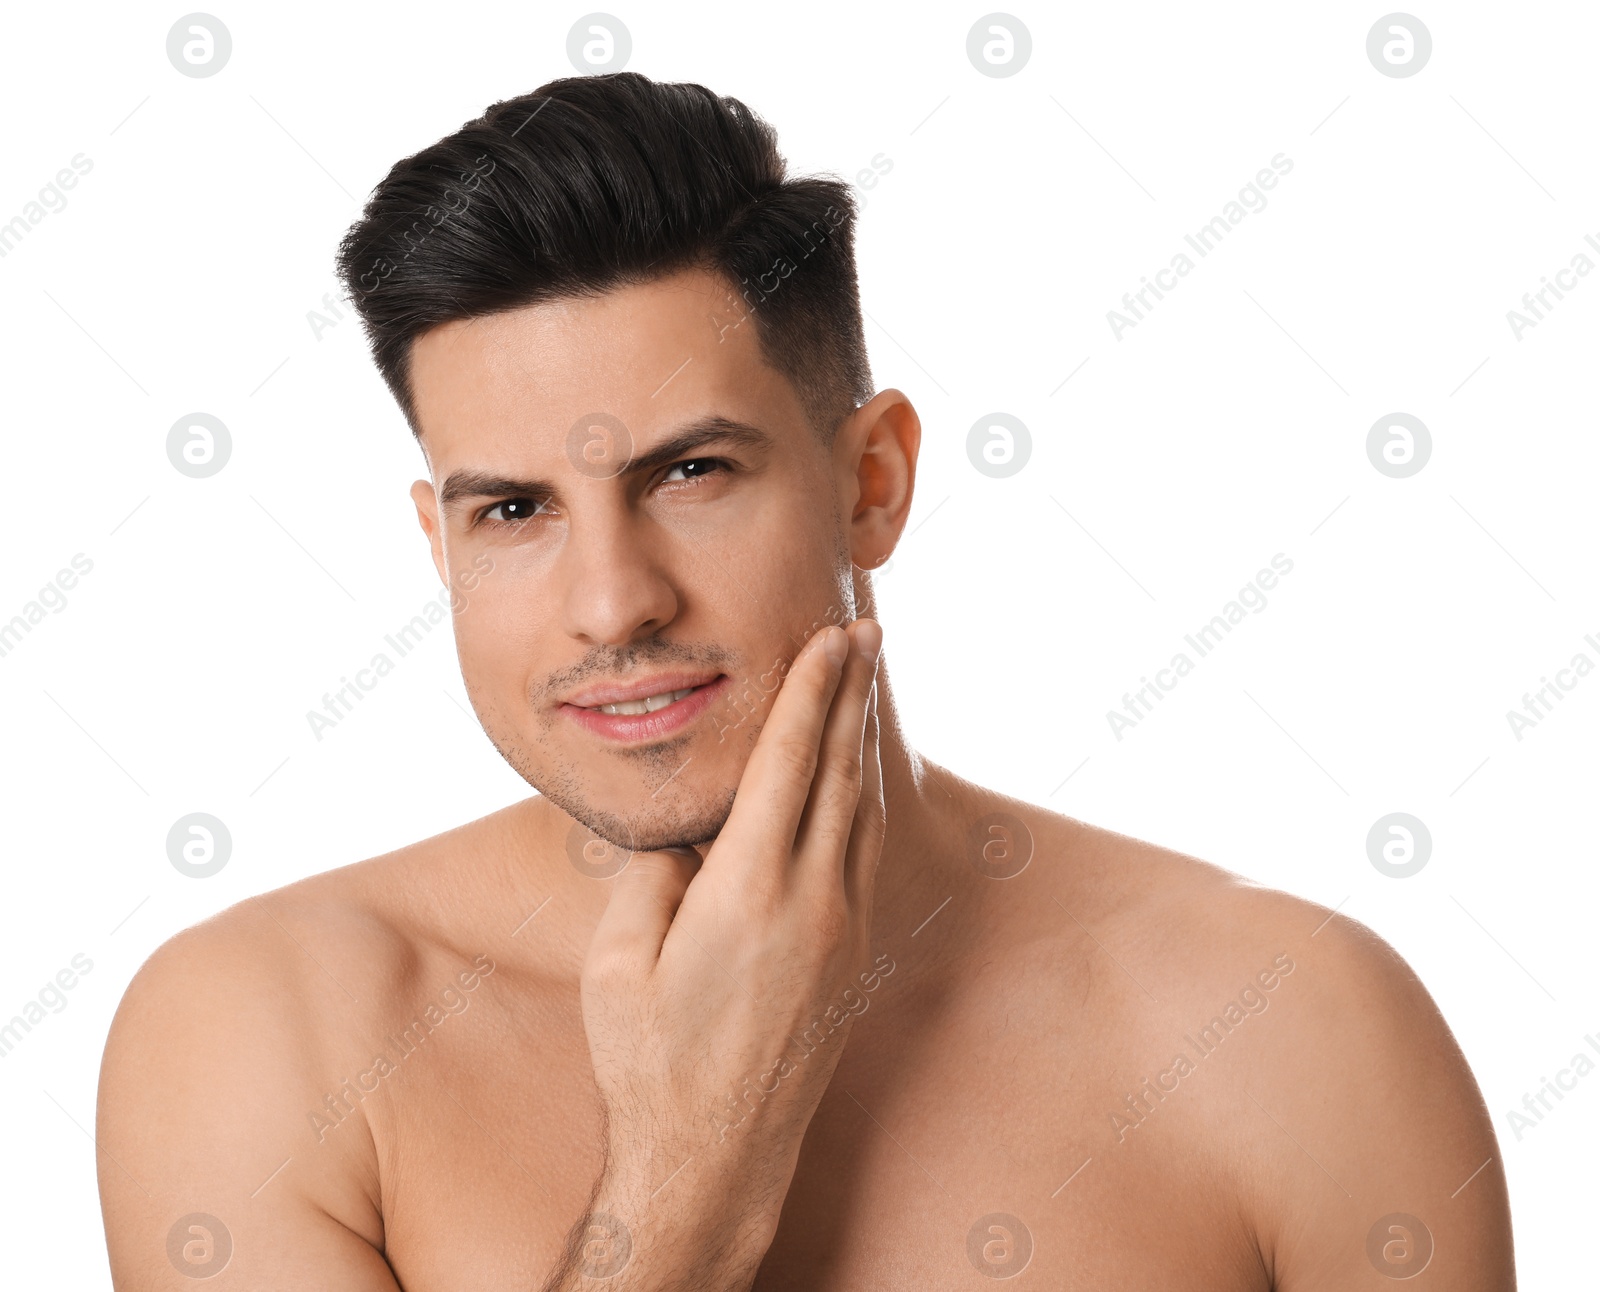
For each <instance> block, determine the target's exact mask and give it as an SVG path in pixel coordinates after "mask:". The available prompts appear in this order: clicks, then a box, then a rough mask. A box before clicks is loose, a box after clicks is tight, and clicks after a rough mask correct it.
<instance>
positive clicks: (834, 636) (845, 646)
mask: <svg viewBox="0 0 1600 1292" xmlns="http://www.w3.org/2000/svg"><path fill="white" fill-rule="evenodd" d="M822 631H823V632H824V633H826V634H827V638H826V639H825V640H824V641H823V643H822V649H823V650H825V651H827V652H828V658H829V659H830V660H832V661H833V662H834V663H835V664H843V663H844V661H845V657H846V656H847V655H849V653H850V639H849V637H847V636H846V635H845V631H844V629H843V628H840V629H838V630H837V631H835V629H834V627H833V625H832V624H829V625H828V626H827V627H826V628H824V629H823V630H822Z"/></svg>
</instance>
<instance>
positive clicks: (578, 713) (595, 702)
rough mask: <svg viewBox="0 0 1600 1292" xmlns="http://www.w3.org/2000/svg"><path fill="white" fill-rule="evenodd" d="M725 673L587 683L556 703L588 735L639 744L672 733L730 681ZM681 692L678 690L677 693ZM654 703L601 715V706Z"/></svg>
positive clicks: (704, 709)
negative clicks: (645, 707)
mask: <svg viewBox="0 0 1600 1292" xmlns="http://www.w3.org/2000/svg"><path fill="white" fill-rule="evenodd" d="M732 684H733V683H732V679H730V678H729V677H728V676H727V675H726V674H722V673H713V674H710V675H709V677H708V676H707V675H706V674H703V673H702V674H658V675H656V676H653V677H649V678H643V679H641V680H640V681H638V682H634V683H629V684H627V685H626V686H618V685H608V686H598V687H591V688H589V689H588V690H585V691H582V692H579V693H578V694H577V695H575V696H574V697H573V698H572V699H570V700H568V701H567V702H566V703H565V704H563V705H561V707H560V712H561V713H562V714H563V715H564V716H565V717H567V718H568V719H569V720H570V721H572V722H575V723H576V724H577V725H578V726H580V727H582V728H583V729H584V730H585V731H587V732H589V733H590V734H591V735H595V736H598V737H600V738H601V739H604V740H607V741H611V742H614V743H618V744H640V743H647V742H650V741H659V740H664V739H666V738H667V737H668V736H671V735H674V734H676V733H677V732H679V731H680V730H682V729H683V728H684V727H687V726H688V725H689V723H691V722H693V721H694V720H695V719H696V718H698V717H699V716H700V715H701V714H702V713H704V712H706V710H707V709H709V708H710V707H711V706H712V704H714V703H715V702H716V700H717V699H718V698H719V697H721V696H722V695H723V694H724V692H726V690H727V689H728V687H730V686H731V685H732ZM680 693H681V694H680ZM645 701H648V702H650V703H653V704H655V705H656V707H655V708H654V709H648V710H646V711H645V712H643V713H638V712H624V713H615V712H613V713H607V712H605V711H604V709H603V707H602V706H606V705H626V706H628V707H629V708H636V707H638V706H639V705H640V703H641V702H645Z"/></svg>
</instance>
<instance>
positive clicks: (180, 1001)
mask: <svg viewBox="0 0 1600 1292" xmlns="http://www.w3.org/2000/svg"><path fill="white" fill-rule="evenodd" d="M451 193H453V194H454V197H453V198H452V197H451V196H450V194H451ZM424 207H427V209H428V211H429V214H428V215H426V216H422V217H419V216H416V214H415V213H416V212H418V211H421V210H422V209H423V208H424ZM850 215H851V207H850V203H849V197H848V191H847V189H846V188H845V186H844V185H842V184H835V183H822V182H819V181H791V180H785V179H784V176H783V162H782V159H781V158H780V157H778V155H777V153H776V151H775V149H774V148H773V145H772V142H771V138H770V134H769V133H768V132H767V128H766V127H765V126H764V125H762V124H761V123H760V122H759V121H757V120H755V119H754V118H752V117H751V116H750V115H749V114H748V113H747V111H746V110H745V109H744V108H743V107H742V105H739V104H737V103H735V102H733V101H730V100H718V99H716V98H715V97H714V96H711V95H710V94H708V93H707V92H705V91H703V90H701V89H700V88H699V87H686V86H672V85H661V84H656V83H653V82H650V81H648V80H646V79H644V78H642V77H637V76H634V75H632V74H619V75H615V76H605V77H594V78H586V79H583V80H577V81H566V82H557V83H555V84H553V85H551V86H547V87H545V88H544V89H543V90H541V91H538V92H536V93H535V95H532V96H527V97H525V98H522V99H518V100H511V101H508V102H506V103H502V104H498V105H496V107H495V108H494V109H491V111H490V112H489V113H488V114H487V115H486V119H485V120H483V121H480V122H477V123H471V124H469V125H468V126H466V127H464V128H463V130H462V131H461V132H460V133H459V134H458V135H456V136H453V137H452V138H451V139H448V140H445V141H442V142H441V144H439V145H437V146H435V147H434V148H433V149H429V150H427V151H425V152H424V153H423V154H420V155H419V156H418V157H417V158H412V159H408V160H407V161H405V162H401V163H399V164H398V165H397V166H396V168H395V170H394V171H393V172H392V173H391V175H390V176H389V178H388V179H386V180H385V181H384V183H383V184H382V185H380V187H379V189H378V190H377V193H376V195H375V196H374V198H373V200H372V202H371V203H370V204H369V207H368V210H367V212H366V215H365V217H364V220H363V222H362V223H360V224H358V225H357V226H356V228H355V229H353V230H352V232H351V235H350V236H349V237H348V238H347V240H346V243H345V246H344V248H343V250H342V253H341V266H342V268H343V270H344V272H345V273H346V278H347V282H349V284H350V286H351V290H352V294H353V295H354V296H355V297H357V299H358V300H359V307H360V308H361V310H362V313H363V317H364V319H365V321H366V324H367V327H368V329H369V336H370V337H371V338H372V340H373V344H374V348H375V352H376V355H377V358H378V362H379V366H380V368H381V369H382V370H383V371H384V374H385V376H386V378H388V379H389V381H390V383H391V387H392V388H393V389H394V390H395V392H396V395H397V397H398V398H399V399H400V402H401V406H402V408H403V409H404V410H405V411H406V414H407V416H408V419H409V420H410V421H411V423H412V426H413V429H414V430H415V431H416V433H417V435H418V438H419V440H420V443H421V445H422V448H423V450H424V453H425V455H426V458H427V462H428V467H429V472H430V480H428V481H419V482H418V483H417V485H416V486H415V487H414V488H413V497H414V499H415V502H416V506H417V512H418V515H419V518H420V520H421V524H422V528H423V530H424V531H425V533H426V534H427V537H428V539H429V541H430V543H431V547H432V554H433V560H434V563H435V565H436V566H437V567H438V571H439V574H440V577H441V578H442V579H443V580H444V581H445V583H446V585H447V586H448V587H449V588H450V589H451V592H452V600H453V609H454V615H453V619H454V627H455V635H456V642H457V646H458V650H459V653H460V658H461V665H462V672H463V676H464V679H465V682H466V685H467V689H468V692H469V694H470V696H471V698H472V702H473V704H474V706H475V708H476V711H477V714H478V717H479V719H480V720H481V722H482V723H483V726H484V729H485V731H486V732H487V733H488V734H489V736H490V738H491V739H492V740H493V741H494V742H495V744H496V746H497V747H498V749H499V750H500V752H501V753H502V754H503V755H504V757H505V758H506V759H507V761H508V762H509V763H510V764H511V765H512V766H513V767H514V768H515V769H516V770H517V771H518V772H519V773H520V774H521V775H522V776H523V777H524V778H525V779H526V780H527V781H528V782H529V783H530V784H531V785H533V786H534V787H536V788H537V789H538V790H539V791H541V793H540V794H539V795H538V796H535V797H533V798H530V799H528V800H526V801H524V802H520V803H517V804H514V805H513V806H511V807H508V808H506V809H504V810H502V811H500V812H497V813H495V814H493V815H491V816H489V817H486V818H485V819H483V820H481V821H475V822H473V823H471V824H469V825H465V826H462V827H461V828H459V829H456V830H453V831H451V832H449V833H447V834H444V835H441V836H439V837H438V838H434V839H428V840H425V841H423V842H421V843H418V844H415V845H413V846H411V847H408V848H403V849H401V850H400V851H398V852H395V853H392V854H389V855H386V856H382V857H377V858H374V859H372V860H369V861H365V862H362V863H360V864H358V865H353V866H347V867H344V868H342V869H339V870H335V871H332V872H330V873H326V874H322V875H318V876H316V877H313V878H311V879H307V880H304V881H302V882H300V883H296V884H292V885H290V886H288V887H286V888H283V889H280V890H278V891H276V892H271V893H268V894H265V895H264V896H261V897H257V898H253V899H251V900H248V901H246V902H243V903H241V904H240V905H238V906H235V907H233V908H232V909H230V910H227V911H224V912H223V913H222V914H220V915H218V916H216V917H215V918H213V919H211V920H208V921H207V922H205V923H204V924H201V925H199V926H198V927H196V928H193V929H190V930H188V931H186V932H184V933H182V934H180V935H179V936H178V937H176V938H174V939H172V940H171V941H170V942H168V943H167V944H166V945H164V946H163V947H161V948H160V949H159V950H158V951H157V952H156V953H155V954H154V955H153V956H152V957H151V959H150V960H149V962H148V963H147V964H146V965H145V966H144V967H143V968H142V969H141V970H140V972H139V974H138V976H137V977H136V978H135V980H134V982H133V984H132V985H131V986H130V987H129V989H128V992H127V995H126V997H125V998H124V1000H123V1003H122V1006H121V1008H120V1010H119V1011H118V1014H117V1018H116V1021H115V1023H114V1025H113V1027H112V1030H111V1035H110V1038H109V1041H108V1043H107V1047H106V1055H105V1063H104V1069H103V1073H102V1081H101V1093H100V1107H99V1145H100V1148H101V1150H102V1151H101V1155H100V1159H99V1161H100V1189H101V1197H102V1203H103V1208H104V1214H105V1223H106V1232H107V1241H108V1244H109V1248H110V1258H111V1266H112V1271H113V1275H114V1278H115V1282H116V1286H117V1287H118V1288H119V1289H127V1290H129V1292H132V1290H134V1289H138V1290H140V1292H143V1290H144V1289H154V1288H191V1287H194V1286H195V1281H196V1280H197V1279H206V1280H208V1281H209V1285H211V1286H215V1287H217V1288H219V1289H223V1288H233V1289H240V1290H241V1292H245V1290H248V1292H266V1290H267V1289H284V1290H285V1292H313V1290H320V1289H327V1290H328V1292H384V1290H389V1292H393V1289H396V1288H404V1289H406V1290H407V1292H500V1290H501V1289H529V1290H530V1292H531V1290H537V1289H543V1290H544V1292H556V1290H563V1292H564V1290H566V1289H574V1288H592V1287H601V1286H604V1287H610V1288H614V1289H657V1290H659V1289H735V1288H737V1289H747V1288H758V1289H762V1290H763V1292H778V1290H779V1289H795V1290H798V1289H809V1290H818V1289H820V1290H825V1292H847V1290H848V1292H853V1290H855V1289H869V1288H871V1289H878V1288H883V1289H917V1290H918V1292H922V1290H925V1289H958V1288H976V1287H982V1286H984V1282H983V1280H984V1279H985V1278H986V1277H988V1278H1011V1277H1016V1278H1019V1279H1022V1280H1024V1281H1025V1283H1026V1285H1031V1286H1033V1287H1036V1288H1081V1289H1101V1288H1129V1289H1135V1288H1138V1289H1143V1288H1162V1289H1166V1290H1167V1292H1224V1290H1226V1292H1246V1290H1249V1292H1257V1290H1260V1292H1265V1290H1266V1289H1281V1290H1282V1292H1333V1290H1334V1289H1338V1290H1340V1292H1344V1290H1346V1289H1352V1288H1382V1287H1388V1286H1391V1284H1392V1281H1394V1280H1400V1279H1407V1280H1413V1282H1412V1283H1411V1285H1412V1286H1415V1287H1417V1288H1439V1289H1450V1292H1490V1290H1491V1289H1492V1290H1493V1292H1504V1290H1505V1289H1509V1288H1512V1287H1513V1285H1514V1275H1513V1271H1512V1249H1511V1232H1510V1220H1509V1213H1508V1204H1507V1199H1506V1189H1505V1180H1504V1175H1503V1173H1502V1170H1501V1164H1500V1159H1499V1154H1498V1151H1497V1148H1496V1144H1495V1138H1494V1134H1493V1131H1492V1129H1491V1126H1490V1121H1489V1118H1488V1115H1487V1112H1486V1110H1485V1107H1484V1104H1483V1101H1482V1098H1481V1096H1480V1094H1479V1092H1478V1090H1477V1087H1476V1085H1475V1083H1474V1081H1473V1078H1472V1075H1471V1073H1470V1072H1469V1070H1468V1068H1467V1065H1466V1063H1465V1061H1464V1060H1463V1058H1462V1055H1461V1052H1460V1050H1459V1049H1458V1048H1457V1046H1456V1043H1455V1041H1454V1039H1453V1038H1452V1036H1451V1034H1450V1031H1449V1029H1448V1027H1447V1026H1446V1024H1445V1022H1444V1020H1443V1019H1442V1018H1441V1017H1440V1014H1439V1012H1438V1010H1437V1009H1436V1008H1435V1006H1434V1004H1433V1002H1432V1001H1431V1000H1430V998H1429V996H1428V994H1427V992H1426V991H1425V990H1424V989H1423V987H1422V985H1421V984H1420V983H1419V982H1418V980H1417V979H1416V977H1415V976H1414V975H1413V974H1412V973H1411V971H1410V970H1409V969H1408V968H1407V966H1406V965H1405V964H1404V963H1403V962H1402V961H1401V960H1400V958H1399V957H1398V956H1397V955H1396V954H1395V953H1394V952H1393V951H1392V950H1391V949H1390V948H1389V947H1388V946H1387V945H1385V944H1384V943H1383V942H1382V941H1381V940H1380V939H1378V938H1377V937H1376V936H1374V935H1373V934H1372V933H1371V932H1369V931H1368V930H1367V929H1365V928H1364V927H1363V926H1361V925H1360V924H1358V923H1356V922H1354V921H1352V920H1349V919H1347V918H1344V917H1343V916H1340V915H1336V914H1333V913H1331V912H1329V911H1327V910H1326V909H1325V908H1322V907H1318V906H1315V905H1313V904H1311V903H1309V902H1305V901H1301V900H1299V899H1297V898H1293V897H1289V896H1286V895H1284V894H1282V893H1277V892H1273V891H1270V890H1267V889H1263V888H1260V887H1257V886H1255V885H1252V884H1250V883H1248V882H1246V881H1244V880H1242V879H1240V878H1238V877H1237V876H1234V875H1232V874H1230V873H1228V872H1227V871H1225V870H1222V869H1220V868H1218V867H1216V866H1213V865H1210V864H1207V863H1206V862H1204V861H1201V860H1197V859H1195V858H1192V857H1187V856H1183V855H1179V854H1176V853H1173V852H1169V851H1166V850H1164V849H1161V848H1157V847H1154V846H1151V845H1149V844H1145V843H1141V842H1139V841H1137V840H1134V839H1130V838H1127V837H1125V836H1122V835H1118V834H1114V833H1111V832H1109V831H1106V830H1101V829H1097V828H1095V827H1093V826H1090V825H1088V824H1085V823H1084V822H1081V821H1076V820H1073V819H1071V818H1069V817H1064V816H1058V815H1056V814H1054V813H1050V812H1047V811H1045V810H1043V809H1041V808H1039V807H1037V806H1035V805H1033V804H1030V803H1026V802H1022V801H1020V800H1017V799H1013V798H1008V797H1006V796H1004V795H1002V794H999V793H996V792H994V791H992V790H988V789H985V788H983V787H981V786H978V785H974V784H971V783H969V782H967V781H965V780H963V779H961V778H960V777H959V776H956V775H954V774H953V773H951V772H949V771H946V770H945V769H943V768H941V767H937V766H935V765H934V764H933V763H931V762H929V761H928V760H927V759H926V758H923V757H922V756H921V755H919V754H918V753H917V752H916V751H915V750H914V749H912V748H911V746H910V745H909V744H908V742H907V739H906V736H905V733H904V731H903V730H902V728H901V725H900V721H899V717H898V714H897V711H896V707H895V703H894V696H893V692H892V690H891V688H890V685H889V677H888V670H887V667H886V660H887V659H888V657H889V655H892V653H893V650H894V649H895V648H894V647H893V646H892V642H893V634H892V632H891V633H890V635H889V640H890V642H891V648H890V650H889V652H888V654H885V655H884V656H882V657H881V658H880V657H879V655H878V647H879V643H880V640H881V632H880V629H879V628H878V625H877V624H876V622H875V618H876V610H875V602H874V597H873V586H872V578H871V576H870V574H869V571H871V570H873V569H875V568H877V567H878V566H880V565H881V564H882V563H883V561H885V560H886V559H887V558H888V556H889V554H890V553H891V552H892V551H893V550H894V547H895V544H896V542H897V541H898V539H899V537H900V535H901V532H902V530H903V528H904V526H905V524H906V519H907V516H908V514H909V512H910V508H911V500H912V487H913V481H914V477H915V470H916V464H917V456H918V450H919V446H920V437H921V430H920V425H919V422H918V418H917V414H916V412H915V410H914V409H913V408H912V405H911V403H910V402H909V400H908V399H907V398H906V397H905V395H903V394H902V393H900V392H899V391H896V390H892V389H889V390H882V391H878V392H876V393H873V392H872V391H871V387H870V384H868V383H869V382H870V378H869V377H868V376H867V372H866V367H865V356H864V347H863V346H862V345H861V329H860V319H859V310H858V306H857V297H856V286H855V276H854V268H853V261H852V252H851V236H850V235H851V223H850V218H849V217H850ZM435 216H438V217H439V218H438V219H435ZM414 220H416V221H420V225H421V227H417V225H416V224H414V223H413V221H414ZM769 267H770V273H769ZM596 410H601V411H599V412H597V411H596ZM907 649H916V647H915V646H911V647H908V648H907ZM985 676H986V677H991V678H993V677H1002V678H1004V677H1008V676H1009V675H1008V674H1007V672H1006V671H1005V670H1004V669H1001V670H1000V671H998V672H996V671H994V670H990V669H986V670H985ZM1050 685H1053V683H1049V684H1046V685H1045V691H1046V692H1047V691H1048V689H1049V686H1050ZM1039 688H1040V683H1039V680H1038V679H1037V678H1034V679H1033V680H1032V681H1029V682H1026V683H1025V682H1023V681H1022V679H1020V678H1018V679H1014V680H1010V681H1008V682H1006V683H1005V684H1004V685H1001V686H998V687H996V686H994V685H993V684H992V683H991V684H990V685H988V686H987V687H986V688H985V690H984V693H985V695H986V697H987V698H989V699H1000V700H1010V701H1018V700H1021V699H1024V698H1026V697H1028V696H1032V697H1033V698H1034V700H1037V697H1038V696H1039V694H1041V692H1040V689H1039ZM963 689H965V688H963ZM685 692H686V693H687V694H684V693H685ZM643 697H652V698H651V701H650V705H649V711H648V712H644V713H641V712H637V711H638V710H640V709H643V708H645V707H646V706H644V705H641V704H638V703H626V702H628V701H638V700H640V699H641V698H643ZM619 703H620V710H619V709H618V708H617V707H616V706H617V705H618V704H619ZM608 708H609V710H610V711H608ZM686 845H692V846H687V847H686Z"/></svg>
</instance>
